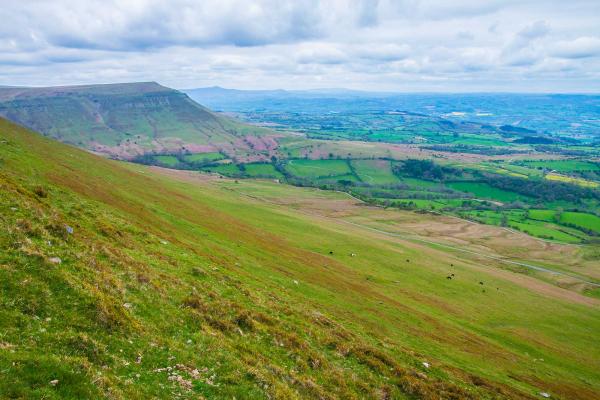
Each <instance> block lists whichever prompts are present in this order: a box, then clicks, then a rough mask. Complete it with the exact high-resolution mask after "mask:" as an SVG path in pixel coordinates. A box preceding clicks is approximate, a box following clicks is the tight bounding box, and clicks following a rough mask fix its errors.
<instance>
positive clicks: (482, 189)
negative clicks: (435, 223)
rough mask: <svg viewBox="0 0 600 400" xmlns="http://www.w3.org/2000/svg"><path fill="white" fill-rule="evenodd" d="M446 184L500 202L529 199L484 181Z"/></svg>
mask: <svg viewBox="0 0 600 400" xmlns="http://www.w3.org/2000/svg"><path fill="white" fill-rule="evenodd" d="M446 186H448V187H450V188H452V189H454V190H458V191H460V192H465V193H471V194H473V195H474V196H475V197H480V198H484V199H490V200H497V201H501V202H510V201H527V200H530V199H529V198H528V197H527V196H523V195H521V194H518V193H514V192H509V191H507V190H502V189H498V188H495V187H493V186H490V185H488V184H487V183H484V182H466V181H465V182H446Z"/></svg>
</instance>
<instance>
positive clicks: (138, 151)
mask: <svg viewBox="0 0 600 400" xmlns="http://www.w3.org/2000/svg"><path fill="white" fill-rule="evenodd" d="M0 116H4V117H5V118H7V119H9V120H12V121H14V122H17V123H19V124H21V125H24V126H26V127H28V128H31V129H33V130H35V131H38V132H41V133H43V134H44V135H47V136H50V137H52V138H55V139H58V140H61V141H63V142H66V143H70V144H75V145H78V146H80V147H84V148H87V149H89V150H92V151H95V152H98V153H101V154H105V155H108V156H111V157H114V158H122V159H131V158H134V157H136V156H139V155H143V154H147V153H153V152H160V153H168V152H186V151H189V152H197V151H201V152H207V151H220V152H225V153H227V154H229V155H230V156H232V157H236V156H237V157H244V156H247V157H250V158H254V159H258V160H260V159H269V157H270V156H271V155H272V152H271V150H272V149H273V147H274V144H273V138H274V137H278V136H281V135H280V134H276V133H274V132H272V131H270V130H268V129H266V128H259V127H255V126H252V125H247V124H243V123H241V122H238V121H236V120H234V119H232V118H230V117H227V116H223V115H218V114H216V113H213V112H212V111H211V110H209V109H208V108H206V107H204V106H202V105H200V104H198V103H196V102H194V101H193V100H191V99H190V98H189V97H188V96H187V95H186V94H185V93H182V92H179V91H176V90H174V89H170V88H167V87H165V86H162V85H160V84H158V83H156V82H137V83H127V84H103V85H82V86H59V87H45V88H0ZM255 142H258V143H259V145H258V146H255V145H254V143H255ZM257 148H261V149H265V148H266V149H267V150H265V151H258V150H256V149H257Z"/></svg>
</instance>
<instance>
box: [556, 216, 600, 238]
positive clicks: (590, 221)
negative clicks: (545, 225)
mask: <svg viewBox="0 0 600 400" xmlns="http://www.w3.org/2000/svg"><path fill="white" fill-rule="evenodd" d="M560 222H562V223H566V224H572V225H576V226H580V227H582V228H585V229H589V230H592V231H594V232H598V233H600V217H598V216H597V215H593V214H587V213H581V212H571V211H567V212H564V213H562V214H561V216H560Z"/></svg>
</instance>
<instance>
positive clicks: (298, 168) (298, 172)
mask: <svg viewBox="0 0 600 400" xmlns="http://www.w3.org/2000/svg"><path fill="white" fill-rule="evenodd" d="M286 170H287V171H288V172H289V173H290V174H292V175H294V176H297V177H300V178H319V177H328V176H338V175H348V174H351V173H352V171H351V170H350V166H349V165H348V162H347V161H346V160H303V159H298V160H290V161H289V162H288V163H287V164H286Z"/></svg>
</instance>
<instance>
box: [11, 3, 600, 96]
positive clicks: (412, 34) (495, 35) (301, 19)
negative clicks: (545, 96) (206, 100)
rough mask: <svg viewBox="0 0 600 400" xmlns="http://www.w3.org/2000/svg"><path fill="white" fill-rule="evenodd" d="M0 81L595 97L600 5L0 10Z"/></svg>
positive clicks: (50, 6) (35, 6)
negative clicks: (585, 93)
mask: <svg viewBox="0 0 600 400" xmlns="http://www.w3.org/2000/svg"><path fill="white" fill-rule="evenodd" d="M1 3H2V4H1V7H0V21H2V23H0V85H8V86H55V85H74V84H92V83H114V82H133V81H157V82H159V83H161V84H163V85H166V86H170V87H174V88H178V89H185V88H197V87H205V86H223V87H227V88H238V89H278V88H283V89H316V88H348V89H358V90H372V91H393V92H420V91H428V92H431V91H433V92H485V91H502V92H554V93H559V92H561V93H563V92H595V93H599V92H600V0H559V1H553V0H504V1H499V0H479V1H476V0H471V1H467V0H456V1H451V0H446V1H443V0H435V1H433V0H432V1H427V0H331V1H327V0H322V1H317V0H295V1H286V0H263V1H259V0H240V1H238V0H215V1H213V0H203V1H198V0H170V1H162V0H2V1H1Z"/></svg>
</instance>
